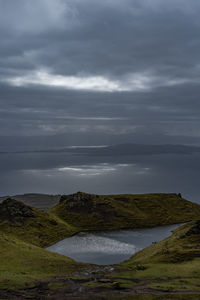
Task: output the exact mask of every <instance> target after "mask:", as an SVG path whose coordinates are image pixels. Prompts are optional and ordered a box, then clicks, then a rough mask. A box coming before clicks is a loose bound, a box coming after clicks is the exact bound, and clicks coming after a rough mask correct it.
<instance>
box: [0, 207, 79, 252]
mask: <svg viewBox="0 0 200 300" xmlns="http://www.w3.org/2000/svg"><path fill="white" fill-rule="evenodd" d="M33 212H34V213H35V215H36V217H34V218H28V219H27V220H26V221H25V222H23V223H20V222H19V223H12V222H9V221H4V222H1V223H0V232H3V233H5V234H7V235H12V236H15V237H17V238H19V239H20V240H22V241H25V242H29V243H31V244H33V245H36V246H40V247H43V248H45V247H48V246H50V245H52V244H54V243H56V242H58V241H59V240H62V239H64V238H65V237H67V236H71V235H73V234H74V233H76V232H77V229H75V228H74V227H73V226H72V225H69V224H67V223H66V222H64V221H63V220H61V219H59V218H58V217H57V216H54V215H52V214H50V213H48V212H43V211H39V210H37V209H33Z"/></svg>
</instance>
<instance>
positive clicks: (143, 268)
mask: <svg viewBox="0 0 200 300" xmlns="http://www.w3.org/2000/svg"><path fill="white" fill-rule="evenodd" d="M145 269H146V268H145V267H144V266H143V265H140V264H139V265H137V266H136V270H138V271H143V270H145Z"/></svg>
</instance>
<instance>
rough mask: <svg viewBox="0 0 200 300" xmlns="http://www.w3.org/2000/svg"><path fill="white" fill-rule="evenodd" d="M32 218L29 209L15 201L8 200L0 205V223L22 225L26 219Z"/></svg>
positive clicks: (31, 210)
mask: <svg viewBox="0 0 200 300" xmlns="http://www.w3.org/2000/svg"><path fill="white" fill-rule="evenodd" d="M34 217H35V214H34V212H33V209H32V208H31V207H29V206H27V205H25V204H24V203H22V202H20V201H17V200H15V199H12V198H8V199H6V200H4V201H3V202H2V203H1V204H0V222H3V221H9V222H11V223H18V222H20V223H24V221H26V220H27V219H29V218H34Z"/></svg>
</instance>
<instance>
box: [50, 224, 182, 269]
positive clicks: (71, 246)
mask: <svg viewBox="0 0 200 300" xmlns="http://www.w3.org/2000/svg"><path fill="white" fill-rule="evenodd" d="M178 226H180V224H179V225H169V226H160V227H155V228H145V229H132V230H130V229H129V230H117V231H102V232H89V233H88V232H81V233H79V234H77V235H75V236H73V237H70V238H66V239H64V240H62V241H60V242H58V243H57V244H55V245H53V246H51V247H49V248H47V250H49V251H52V252H57V253H60V254H63V255H66V256H69V257H71V258H73V259H75V260H76V261H79V262H87V263H93V264H99V265H107V264H116V263H120V262H122V261H124V260H126V259H128V258H130V257H131V256H132V255H133V254H134V253H136V252H138V251H139V250H141V249H143V248H145V247H147V246H149V245H151V244H152V242H157V241H160V240H162V239H164V238H166V237H168V236H170V235H171V231H172V230H173V229H175V228H176V227H178Z"/></svg>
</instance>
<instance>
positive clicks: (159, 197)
mask: <svg viewBox="0 0 200 300" xmlns="http://www.w3.org/2000/svg"><path fill="white" fill-rule="evenodd" d="M191 220H192V222H190V223H187V224H185V225H183V226H181V227H179V228H178V229H176V230H175V231H174V233H173V235H172V236H171V237H169V238H167V239H165V240H163V241H161V242H158V243H155V244H153V245H152V246H150V247H148V248H146V249H144V250H142V251H140V252H138V253H137V254H136V255H134V256H133V257H131V258H130V259H129V260H128V261H125V262H123V263H121V264H120V265H115V266H114V268H112V267H104V266H102V267H101V266H95V265H89V264H81V263H76V262H75V261H73V260H71V259H69V258H67V257H64V256H62V255H58V254H54V253H50V252H48V251H46V250H45V249H43V248H41V247H47V246H49V245H51V244H53V243H55V242H56V241H58V240H61V239H63V238H64V237H66V236H70V235H72V234H74V233H76V232H78V231H79V230H100V229H119V228H134V227H149V226H157V225H165V224H173V223H179V222H184V221H191ZM198 220H200V206H199V205H197V204H194V203H191V202H189V201H187V200H185V199H183V198H182V197H181V195H176V194H148V195H107V196H105V195H103V196H98V195H90V194H85V193H80V192H79V193H76V194H73V195H69V196H62V197H61V200H60V203H59V204H57V205H56V206H55V207H54V208H52V209H51V210H49V211H39V210H37V209H35V208H31V207H29V206H27V205H24V204H23V203H22V202H19V201H16V200H13V199H7V200H5V201H4V202H3V203H1V204H0V261H1V263H0V299H26V298H33V299H40V298H39V296H41V295H43V296H44V297H45V298H44V299H48V297H55V298H49V299H56V297H57V298H59V299H66V295H67V299H71V297H72V298H73V297H74V296H75V297H77V298H76V299H88V298H90V299H98V297H99V299H127V300H128V299H199V298H198V297H199V294H200V279H199V278H200V221H198ZM12 290H14V292H12ZM119 292H120V293H121V295H122V296H120V294H119ZM136 293H137V294H141V295H136ZM165 293H167V296H166V295H165ZM173 293H176V294H173ZM145 294H148V295H145ZM160 294H161V295H160ZM180 294H181V296H180ZM38 295H39V296H38ZM48 295H49V296H48ZM79 297H80V298H79ZM93 297H94V298H93Z"/></svg>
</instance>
